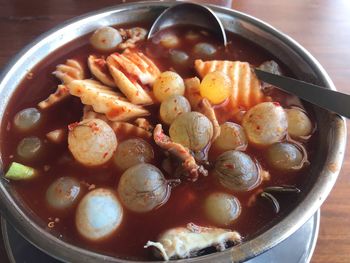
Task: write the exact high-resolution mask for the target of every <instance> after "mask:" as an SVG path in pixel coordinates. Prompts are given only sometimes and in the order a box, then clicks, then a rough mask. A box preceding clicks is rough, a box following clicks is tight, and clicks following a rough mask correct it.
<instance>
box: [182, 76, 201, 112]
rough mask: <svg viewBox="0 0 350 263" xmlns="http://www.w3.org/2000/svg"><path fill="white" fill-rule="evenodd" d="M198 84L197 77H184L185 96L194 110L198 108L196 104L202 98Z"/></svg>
mask: <svg viewBox="0 0 350 263" xmlns="http://www.w3.org/2000/svg"><path fill="white" fill-rule="evenodd" d="M200 84H201V82H200V80H199V78H197V77H194V78H189V79H185V87H186V88H185V96H186V98H187V99H188V101H189V102H190V104H191V108H192V109H194V110H197V109H198V105H199V103H200V101H201V100H202V99H203V97H202V96H201V93H200V89H199V86H200Z"/></svg>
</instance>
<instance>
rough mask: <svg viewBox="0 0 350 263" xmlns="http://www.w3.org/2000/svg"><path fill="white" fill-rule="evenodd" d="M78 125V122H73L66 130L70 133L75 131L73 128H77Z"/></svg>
mask: <svg viewBox="0 0 350 263" xmlns="http://www.w3.org/2000/svg"><path fill="white" fill-rule="evenodd" d="M78 125H79V122H73V123H71V124H69V125H68V130H69V131H72V130H74V129H75V127H77V126H78Z"/></svg>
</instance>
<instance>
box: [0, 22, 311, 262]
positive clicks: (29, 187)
mask: <svg viewBox="0 0 350 263" xmlns="http://www.w3.org/2000/svg"><path fill="white" fill-rule="evenodd" d="M138 26H142V27H145V28H149V27H148V24H142V25H138ZM118 27H120V26H118ZM123 27H124V26H123ZM189 29H190V30H192V31H194V32H196V31H200V30H201V29H199V28H196V27H191V28H189V27H188V26H181V27H180V26H179V27H175V28H170V29H166V31H165V32H170V33H173V34H175V35H176V36H178V37H179V39H180V43H179V45H178V46H177V47H176V49H178V50H181V51H185V52H186V53H187V54H189V60H188V62H187V63H185V64H183V65H174V64H173V63H172V62H171V60H170V57H169V56H170V55H169V52H168V50H167V49H163V48H160V47H159V44H157V43H155V42H152V41H148V42H146V41H143V42H141V43H139V44H138V45H137V49H139V50H140V51H142V52H144V53H145V54H146V55H147V56H149V57H150V58H151V59H152V60H153V61H154V62H155V64H156V65H157V66H158V67H159V68H160V70H161V71H165V70H169V69H173V70H175V71H176V72H178V73H179V74H180V75H181V76H182V77H183V78H186V77H193V76H195V75H196V74H195V71H194V68H193V61H194V60H195V59H197V58H200V57H197V56H195V55H193V54H192V48H193V46H194V45H195V44H196V43H199V42H206V43H210V44H212V45H213V46H215V47H216V48H217V52H216V54H215V56H212V57H208V58H203V59H204V60H205V59H207V60H210V59H224V60H240V61H247V62H249V63H250V64H253V65H259V64H260V63H262V62H264V61H266V60H271V59H274V58H273V56H272V55H271V54H269V53H267V52H266V51H264V50H263V49H261V48H260V47H258V46H256V45H255V44H253V43H251V42H249V41H247V40H245V39H243V38H242V37H240V36H238V35H235V34H232V33H228V40H229V43H228V46H227V47H226V48H223V47H220V44H219V43H218V42H217V41H216V40H215V38H214V37H213V36H210V35H205V34H199V35H200V37H199V38H198V39H197V40H191V41H190V40H186V39H185V38H184V37H183V36H184V35H185V33H186V32H188V30H189ZM89 37H90V34H89V35H87V36H83V37H81V38H79V39H76V40H74V41H72V42H70V43H68V44H67V45H64V46H63V47H61V48H60V49H58V50H57V51H55V52H54V53H52V54H51V55H49V56H48V57H47V58H45V59H44V60H43V61H42V62H40V63H39V64H38V65H37V66H36V67H35V68H34V69H33V70H32V71H31V73H32V74H33V75H32V76H33V77H32V78H31V79H29V78H28V79H27V78H25V79H24V80H23V81H22V82H21V84H20V85H19V87H18V88H17V90H16V92H15V93H14V94H13V96H12V98H11V100H10V102H9V104H8V106H7V109H6V112H5V116H4V118H3V121H2V127H1V128H2V135H1V136H2V140H1V152H2V160H3V163H4V167H5V170H7V168H8V167H9V164H10V163H11V162H12V161H18V162H20V163H23V164H25V165H29V166H32V167H33V168H36V169H38V170H40V171H41V173H42V175H41V176H38V177H37V178H34V179H33V180H30V181H22V182H21V181H16V182H14V181H12V182H10V183H11V186H12V187H14V189H15V190H16V192H18V194H19V195H20V196H21V198H22V200H23V201H24V203H25V204H26V205H27V206H28V208H29V209H30V210H32V211H33V212H34V213H35V214H36V215H38V216H39V217H40V218H41V220H42V221H43V222H44V224H47V223H48V222H49V221H51V220H53V219H55V218H59V221H58V222H56V223H55V226H54V228H47V230H48V231H50V232H51V233H53V234H54V235H56V236H58V237H59V238H61V239H63V240H65V241H68V242H70V243H72V244H74V245H78V246H81V247H83V248H86V249H89V250H94V251H97V252H101V253H105V254H108V255H112V256H116V257H120V258H128V259H135V260H152V259H154V256H153V255H152V253H151V251H150V250H148V249H144V248H143V246H144V245H145V244H146V242H147V241H148V240H157V237H158V235H159V234H160V233H161V232H163V231H165V230H167V229H170V228H173V227H177V226H182V225H185V224H187V223H189V222H193V223H195V224H198V225H203V226H212V224H211V223H210V222H209V220H208V219H207V218H206V216H205V214H204V209H203V200H204V199H205V197H206V196H208V195H209V194H210V193H213V192H217V191H221V192H226V193H230V194H232V191H229V190H227V189H225V188H224V187H223V186H221V185H220V184H219V183H218V182H217V180H216V179H215V177H214V176H213V174H212V173H210V174H209V176H208V177H202V178H199V180H198V181H197V182H195V183H191V182H187V181H185V180H183V181H182V183H181V184H180V185H178V186H176V187H174V188H172V191H171V195H170V198H169V200H168V201H167V203H165V204H164V205H163V206H161V207H159V208H158V209H156V210H154V211H151V212H147V213H143V214H139V213H134V212H130V211H127V210H126V209H124V218H123V221H122V223H121V226H120V227H119V228H118V230H117V231H116V232H115V233H114V234H113V235H112V236H110V237H108V238H107V239H105V240H103V241H101V242H91V241H88V240H85V239H83V238H82V237H81V236H80V235H79V234H78V232H77V230H76V227H75V208H76V207H72V208H71V209H69V210H68V211H62V212H60V211H57V210H53V209H51V208H50V207H49V206H48V204H47V202H46V201H45V194H46V190H47V188H48V187H49V185H50V184H51V183H52V182H53V181H54V180H56V179H57V178H59V177H62V176H71V177H74V178H76V179H78V180H79V181H81V182H82V190H83V194H85V193H87V192H88V188H89V186H90V185H95V187H96V188H99V187H107V188H111V189H114V190H115V189H116V187H117V184H118V181H119V178H120V176H121V174H122V173H121V171H119V170H118V169H117V168H116V167H115V165H114V164H113V162H109V163H107V164H105V165H103V166H102V167H97V168H87V167H84V166H83V165H80V164H78V163H77V162H76V161H74V159H73V157H72V156H71V154H70V152H69V150H68V147H67V141H65V142H64V143H63V144H61V145H53V144H50V143H49V142H48V141H47V140H46V139H45V134H46V133H47V132H49V131H52V130H54V129H57V128H62V127H67V126H68V124H70V123H73V122H76V121H79V120H80V118H81V116H82V108H83V105H82V104H81V103H80V101H79V99H77V98H74V97H72V96H71V97H69V98H68V99H66V100H65V101H64V102H62V103H59V104H58V105H55V106H53V107H52V108H51V109H48V110H45V111H42V117H43V121H42V122H41V124H40V126H39V127H37V128H36V129H34V130H33V131H31V132H29V133H21V132H18V131H16V130H15V129H14V128H13V125H12V120H13V118H14V115H15V114H16V113H17V112H18V111H20V110H22V109H24V108H28V107H36V105H37V103H38V102H39V101H41V100H43V99H44V98H46V97H47V96H48V95H49V94H50V93H51V92H53V91H54V90H55V89H56V87H57V85H58V84H59V82H58V80H57V79H56V78H55V77H54V76H53V75H52V74H51V73H52V72H53V71H54V70H55V67H56V65H58V64H60V63H64V62H65V61H66V59H77V60H78V61H79V62H81V64H82V65H84V68H85V73H88V72H89V71H88V70H87V64H86V60H87V57H88V55H90V54H97V55H106V54H103V53H101V52H97V51H96V50H94V49H93V48H92V47H91V45H90V44H89ZM87 77H88V78H89V77H91V76H90V75H88V76H87ZM280 94H281V93H279V96H282V98H283V96H287V95H285V94H282V95H280ZM279 96H276V97H279ZM282 105H283V106H284V107H289V106H292V105H288V100H285V101H284V102H283V103H282ZM297 106H300V105H297ZM158 107H159V105H158V106H152V107H151V108H150V110H151V112H152V115H151V116H150V117H149V120H150V122H151V123H152V124H157V123H160V120H159V117H158ZM217 112H220V113H221V111H220V108H218V109H217ZM226 120H227V121H236V120H233V119H226ZM167 128H168V127H166V126H165V130H166V131H167ZM29 135H31V136H32V135H35V136H38V137H39V138H41V139H42V140H43V141H44V145H45V146H46V151H45V154H44V157H43V158H42V159H41V160H39V161H36V162H25V161H23V160H21V159H19V158H18V156H17V155H16V147H17V144H18V142H19V141H20V140H21V139H22V138H23V137H25V136H29ZM117 137H118V143H120V142H121V141H122V140H125V139H128V138H134V136H132V135H129V134H117ZM316 137H317V136H315V135H314V136H313V137H312V139H311V140H310V141H309V142H307V143H305V144H304V145H305V148H306V149H307V151H308V154H309V160H312V156H311V155H312V149H313V148H314V147H313V145H314V144H315V141H316ZM148 142H149V143H150V144H151V145H152V146H153V149H154V152H155V158H154V162H153V164H154V165H156V166H157V167H158V168H160V169H161V170H162V172H163V174H164V175H165V177H166V178H167V179H171V178H172V175H169V174H167V173H166V172H165V171H164V170H163V169H162V168H161V161H162V159H164V158H165V155H164V153H163V152H162V151H161V150H160V149H159V148H158V147H156V145H155V143H154V142H153V141H151V140H149V141H148ZM246 152H247V153H248V154H249V155H250V156H252V157H253V158H255V159H256V160H258V161H259V163H260V165H261V166H262V168H264V169H268V165H267V163H266V162H265V160H264V158H263V152H262V151H261V150H258V149H256V148H253V147H251V146H249V147H248V149H247V150H246ZM209 155H210V159H211V160H213V159H215V158H216V157H217V155H218V153H217V152H215V150H211V151H210V153H209ZM44 166H47V167H48V166H49V169H48V170H47V171H44ZM269 171H270V175H271V180H270V181H267V182H263V184H262V185H260V186H259V188H261V187H265V186H274V185H281V184H290V185H296V186H298V187H301V188H302V183H303V179H304V177H305V176H306V175H307V171H308V168H304V169H302V170H301V171H298V172H293V173H280V172H277V171H273V170H270V169H269ZM255 192H256V190H252V191H248V192H235V193H233V194H234V195H235V196H236V197H237V198H238V199H239V201H240V203H241V206H242V212H241V215H240V216H239V218H238V219H237V220H236V221H235V222H234V223H233V224H232V225H231V226H230V228H231V229H232V230H235V231H238V232H239V233H240V234H241V235H242V236H243V238H245V239H248V238H249V237H250V236H253V235H254V234H255V233H257V232H258V231H260V230H261V229H262V228H264V227H265V226H266V225H268V224H271V222H272V221H273V220H274V218H276V215H275V214H274V212H273V209H272V208H271V207H270V206H269V204H268V203H267V201H263V200H259V199H258V200H257V201H256V202H255V204H254V205H252V206H250V207H248V202H249V199H250V198H251V196H252V195H253V194H254V193H255ZM82 196H83V195H82ZM282 199H283V200H282V203H281V204H282V207H281V208H282V212H284V213H286V212H287V211H288V210H289V208H290V207H292V206H293V205H294V204H295V203H296V198H295V196H293V195H291V196H289V197H284V198H282Z"/></svg>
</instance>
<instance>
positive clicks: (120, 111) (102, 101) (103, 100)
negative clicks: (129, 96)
mask: <svg viewBox="0 0 350 263" xmlns="http://www.w3.org/2000/svg"><path fill="white" fill-rule="evenodd" d="M68 88H69V92H70V94H72V95H74V96H77V97H79V98H80V99H81V102H82V103H83V104H85V105H91V106H92V108H93V109H94V111H96V112H97V113H103V114H105V115H106V117H107V119H108V120H111V121H126V120H130V119H132V118H136V117H142V116H146V115H149V112H148V111H147V110H146V109H144V108H143V107H141V106H137V105H134V104H132V103H130V102H127V101H126V100H125V98H123V97H121V96H119V94H118V93H116V92H115V91H113V90H112V89H111V88H109V87H107V86H104V85H102V84H101V83H99V82H98V81H93V80H74V81H73V82H71V83H70V84H69V85H68Z"/></svg>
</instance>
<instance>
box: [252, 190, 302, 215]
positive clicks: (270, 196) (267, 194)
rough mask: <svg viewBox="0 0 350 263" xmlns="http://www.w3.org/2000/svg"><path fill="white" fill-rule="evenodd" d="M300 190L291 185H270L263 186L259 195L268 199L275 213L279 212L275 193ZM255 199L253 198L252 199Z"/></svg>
mask: <svg viewBox="0 0 350 263" xmlns="http://www.w3.org/2000/svg"><path fill="white" fill-rule="evenodd" d="M300 192H301V190H300V189H299V188H297V187H295V186H293V185H281V186H270V187H266V188H264V190H263V191H262V192H260V193H259V196H260V197H262V198H264V199H266V200H268V201H269V202H270V203H271V205H272V208H273V210H274V211H275V213H276V214H278V213H279V212H280V204H279V202H278V200H277V198H276V194H299V193H300ZM254 201H255V200H254Z"/></svg>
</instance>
